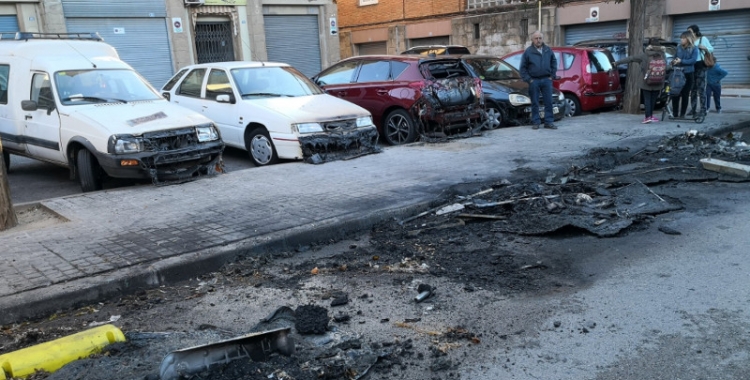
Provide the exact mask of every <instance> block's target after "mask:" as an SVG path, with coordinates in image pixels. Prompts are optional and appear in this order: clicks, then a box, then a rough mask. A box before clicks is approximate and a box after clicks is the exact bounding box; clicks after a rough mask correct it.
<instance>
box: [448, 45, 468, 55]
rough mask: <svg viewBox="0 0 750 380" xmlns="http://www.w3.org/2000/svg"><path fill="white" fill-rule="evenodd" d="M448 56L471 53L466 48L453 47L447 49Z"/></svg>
mask: <svg viewBox="0 0 750 380" xmlns="http://www.w3.org/2000/svg"><path fill="white" fill-rule="evenodd" d="M448 54H471V52H470V51H469V49H468V48H465V47H458V46H454V47H450V48H448Z"/></svg>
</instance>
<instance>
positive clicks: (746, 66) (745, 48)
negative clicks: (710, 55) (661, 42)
mask: <svg viewBox="0 0 750 380" xmlns="http://www.w3.org/2000/svg"><path fill="white" fill-rule="evenodd" d="M693 24H695V25H698V27H699V28H700V29H701V33H702V34H703V36H705V37H706V38H708V40H709V41H711V45H712V46H713V47H714V54H715V55H716V59H717V60H718V62H719V63H720V64H721V67H722V68H723V69H724V70H726V71H727V72H729V75H727V77H726V78H724V80H723V81H722V83H723V84H735V85H750V61H748V60H747V56H748V54H750V11H748V10H742V11H740V10H736V11H731V12H709V13H705V14H696V15H685V16H677V17H675V18H674V29H673V33H672V37H673V39H674V40H675V41H679V40H680V34H682V32H684V31H686V30H687V27H688V26H690V25H693Z"/></svg>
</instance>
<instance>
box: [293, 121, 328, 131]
mask: <svg viewBox="0 0 750 380" xmlns="http://www.w3.org/2000/svg"><path fill="white" fill-rule="evenodd" d="M292 127H293V128H294V129H296V130H297V132H299V133H315V132H323V126H322V125H320V123H299V124H292Z"/></svg>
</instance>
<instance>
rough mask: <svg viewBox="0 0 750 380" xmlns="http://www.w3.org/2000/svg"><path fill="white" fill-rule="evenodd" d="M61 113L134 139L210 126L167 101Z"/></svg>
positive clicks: (95, 106) (98, 106) (71, 109)
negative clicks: (139, 135)
mask: <svg viewBox="0 0 750 380" xmlns="http://www.w3.org/2000/svg"><path fill="white" fill-rule="evenodd" d="M61 113H67V114H68V115H69V116H70V117H71V118H73V119H78V120H81V121H83V122H89V123H96V124H99V125H100V126H101V127H102V128H104V129H106V130H108V131H109V132H110V133H112V134H122V133H130V134H134V135H138V134H142V133H144V132H153V131H160V130H168V129H177V128H184V127H189V126H194V125H199V124H205V123H210V122H211V120H210V119H208V118H207V117H205V116H203V115H201V114H200V113H197V112H195V111H192V110H189V109H187V108H184V107H180V106H177V105H174V104H171V103H169V102H168V101H167V100H154V101H140V102H132V103H100V104H86V105H78V106H69V107H65V109H64V110H61Z"/></svg>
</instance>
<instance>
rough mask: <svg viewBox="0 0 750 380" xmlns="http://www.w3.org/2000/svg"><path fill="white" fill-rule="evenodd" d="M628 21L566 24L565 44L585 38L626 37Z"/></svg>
mask: <svg viewBox="0 0 750 380" xmlns="http://www.w3.org/2000/svg"><path fill="white" fill-rule="evenodd" d="M627 32H628V23H627V21H624V20H623V21H610V22H602V23H588V24H577V25H566V26H565V45H566V46H571V45H574V44H575V43H576V42H580V41H585V40H601V39H610V38H626V37H625V36H626V35H627Z"/></svg>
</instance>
